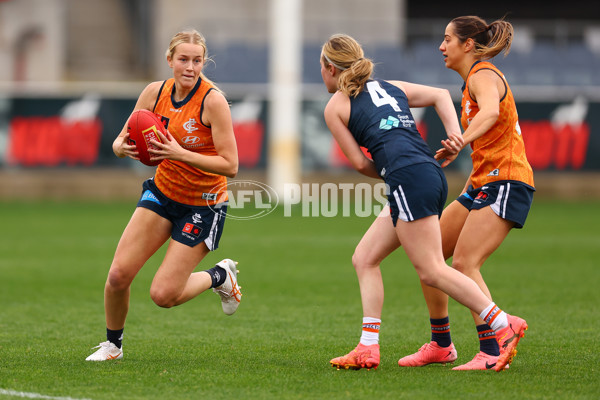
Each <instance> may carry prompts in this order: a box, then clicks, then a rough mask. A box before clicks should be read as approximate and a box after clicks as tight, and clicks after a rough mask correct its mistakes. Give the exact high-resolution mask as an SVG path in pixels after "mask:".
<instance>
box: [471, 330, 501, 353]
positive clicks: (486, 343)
mask: <svg viewBox="0 0 600 400" xmlns="http://www.w3.org/2000/svg"><path fill="white" fill-rule="evenodd" d="M477 334H478V335H479V350H480V351H483V352H484V353H485V354H489V355H490V356H499V355H500V347H498V342H497V341H496V332H494V330H493V329H492V328H490V326H489V325H488V324H483V325H477Z"/></svg>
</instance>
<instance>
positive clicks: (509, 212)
mask: <svg viewBox="0 0 600 400" xmlns="http://www.w3.org/2000/svg"><path fill="white" fill-rule="evenodd" d="M533 192H535V189H534V188H532V187H531V186H529V185H527V184H525V183H523V182H518V181H497V182H491V183H486V184H485V185H483V186H482V187H480V188H477V189H473V187H472V186H469V188H468V189H467V191H466V192H465V193H463V194H462V195H460V196H459V197H458V198H457V199H456V200H458V202H459V203H460V204H462V205H463V206H465V207H466V208H467V209H468V210H469V211H471V210H479V209H481V208H484V207H487V206H490V207H491V208H492V210H494V212H495V213H496V215H498V216H499V217H500V218H502V219H505V220H507V221H511V222H514V223H515V228H519V229H520V228H522V227H523V225H525V220H526V219H527V214H529V210H530V209H531V203H532V202H533Z"/></svg>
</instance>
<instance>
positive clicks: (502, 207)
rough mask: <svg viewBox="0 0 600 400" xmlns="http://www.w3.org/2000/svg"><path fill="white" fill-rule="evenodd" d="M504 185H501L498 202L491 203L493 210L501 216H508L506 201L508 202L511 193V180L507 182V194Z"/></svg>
mask: <svg viewBox="0 0 600 400" xmlns="http://www.w3.org/2000/svg"><path fill="white" fill-rule="evenodd" d="M504 187H505V186H504V185H502V186H500V189H499V190H498V197H496V202H495V203H494V204H492V205H491V207H492V210H494V212H495V213H496V215H497V216H499V217H501V218H506V203H508V194H509V193H510V182H507V183H506V194H504Z"/></svg>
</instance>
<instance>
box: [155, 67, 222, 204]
mask: <svg viewBox="0 0 600 400" xmlns="http://www.w3.org/2000/svg"><path fill="white" fill-rule="evenodd" d="M174 86H175V80H174V79H173V78H171V79H168V80H166V81H165V82H164V83H163V85H162V87H161V88H160V92H159V93H158V97H157V99H156V104H155V105H154V112H155V113H157V114H159V115H160V116H161V117H162V120H163V123H164V124H165V126H166V127H167V129H168V130H169V132H170V133H171V135H173V137H174V138H175V139H176V140H177V142H178V143H179V144H180V145H181V146H182V147H183V148H184V149H187V150H190V151H193V152H196V153H201V154H205V155H208V156H213V155H217V151H216V150H215V146H214V143H213V139H212V133H211V130H210V127H208V126H205V125H204V124H202V119H201V117H202V111H203V109H204V99H205V98H206V95H207V94H208V92H209V91H210V90H212V89H213V86H212V85H211V84H209V83H207V82H204V81H203V80H201V79H198V84H196V86H195V87H194V89H193V90H192V91H191V92H190V94H189V95H188V96H187V97H186V98H185V99H184V100H182V101H180V102H175V101H173V99H172V93H173V90H174ZM154 181H155V183H156V186H157V187H158V189H160V191H161V192H162V193H164V194H165V195H166V196H167V197H169V198H170V199H171V200H174V201H176V202H179V203H183V204H187V205H193V206H208V205H212V204H216V203H221V202H224V201H226V200H227V177H225V176H223V175H217V174H212V173H209V172H205V171H202V170H200V169H198V168H195V167H192V166H191V165H188V164H186V163H184V162H181V161H173V160H163V162H161V163H160V164H159V166H158V168H157V169H156V174H155V176H154Z"/></svg>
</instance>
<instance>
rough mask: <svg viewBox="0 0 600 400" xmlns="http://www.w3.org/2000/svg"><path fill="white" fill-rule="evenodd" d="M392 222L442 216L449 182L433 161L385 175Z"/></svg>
mask: <svg viewBox="0 0 600 400" xmlns="http://www.w3.org/2000/svg"><path fill="white" fill-rule="evenodd" d="M385 183H386V184H387V186H388V201H389V203H390V212H391V215H392V222H393V223H394V226H396V222H398V218H400V219H401V220H402V221H405V222H409V221H414V220H417V219H421V218H425V217H428V216H430V215H437V216H438V217H439V216H440V215H442V211H443V210H444V206H445V205H446V198H447V197H448V184H447V183H446V177H445V176H444V173H443V172H442V169H441V168H440V167H439V166H437V165H435V164H433V163H427V162H426V163H420V164H415V165H410V166H408V167H404V168H400V169H397V170H395V171H392V172H391V173H390V174H389V175H388V176H386V178H385Z"/></svg>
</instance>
